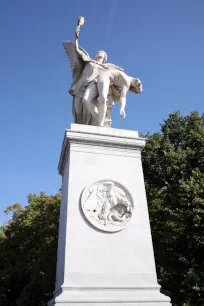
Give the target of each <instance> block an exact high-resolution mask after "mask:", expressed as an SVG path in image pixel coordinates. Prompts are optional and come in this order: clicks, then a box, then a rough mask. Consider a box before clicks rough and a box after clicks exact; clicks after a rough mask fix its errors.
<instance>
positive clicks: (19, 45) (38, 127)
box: [0, 0, 204, 223]
mask: <svg viewBox="0 0 204 306" xmlns="http://www.w3.org/2000/svg"><path fill="white" fill-rule="evenodd" d="M80 15H83V16H85V25H84V26H83V27H82V29H81V33H80V45H81V46H82V47H83V48H84V49H86V50H87V51H88V53H89V54H90V56H91V57H94V56H95V54H96V52H97V51H98V50H101V49H102V50H105V51H106V52H107V54H108V62H111V63H114V64H117V65H119V66H121V67H123V68H124V69H125V71H126V73H127V74H129V75H131V76H134V77H139V78H140V79H141V81H142V83H143V88H144V92H143V93H142V94H141V95H134V94H132V93H128V96H127V107H126V114H127V117H126V119H125V120H124V119H121V118H120V116H119V109H118V107H117V106H115V108H114V110H113V115H112V118H113V127H114V128H121V129H131V130H138V131H139V132H142V133H146V132H148V131H150V132H152V133H153V132H157V131H159V129H160V123H161V122H162V120H163V119H165V118H167V116H168V114H169V113H170V112H173V111H175V110H177V109H180V110H181V113H182V114H187V113H189V112H191V111H193V110H196V109H197V110H198V111H199V112H200V113H201V112H203V101H204V90H203V89H204V86H203V82H204V78H203V73H204V59H203V58H204V34H203V33H204V1H203V0H196V1H193V0H180V1H178V0H171V1H164V0H154V1H153V0H103V1H96V0H87V1H84V0H74V1H67V0H60V1H56V0H43V1H42V0H35V1H34V0H33V1H27V0H21V1H19V0H13V1H1V3H0V28H1V31H0V41H1V57H0V102H1V111H0V139H1V150H0V223H2V222H6V221H7V220H8V218H9V217H6V216H5V215H4V214H3V210H4V209H5V208H6V207H7V206H8V205H10V204H13V203H15V202H20V203H22V204H23V205H26V203H27V195H28V194H29V193H37V194H38V193H39V192H40V191H45V192H46V193H47V194H54V193H56V192H57V191H58V190H59V188H60V185H61V177H60V176H59V175H58V173H57V165H58V159H59V155H60V150H61V144H62V140H63V135H64V130H65V129H66V128H69V127H70V123H71V122H73V119H72V114H71V101H72V99H71V96H70V95H69V94H68V92H67V89H68V88H69V85H70V83H71V72H70V68H69V62H68V60H67V58H66V55H65V52H64V50H63V47H62V43H61V42H62V40H72V39H73V37H74V31H75V28H76V23H77V19H78V16H80Z"/></svg>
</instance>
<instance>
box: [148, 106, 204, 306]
mask: <svg viewBox="0 0 204 306" xmlns="http://www.w3.org/2000/svg"><path fill="white" fill-rule="evenodd" d="M142 159H143V169H144V176H145V184H146V192H147V198H148V205H149V213H150V219H151V230H152V236H153V243H154V251H155V257H156V264H157V272H158V277H159V282H160V284H161V285H162V288H163V292H164V293H166V294H168V295H170V296H171V298H172V301H173V305H174V306H177V305H178V306H201V305H204V260H203V254H204V115H202V116H201V117H200V116H199V114H198V112H192V113H191V114H190V115H189V116H181V115H180V113H179V112H175V113H173V114H170V115H169V117H168V119H167V120H166V121H164V124H162V126H161V132H160V133H157V134H154V135H148V143H147V146H146V147H145V150H144V151H143V155H142Z"/></svg>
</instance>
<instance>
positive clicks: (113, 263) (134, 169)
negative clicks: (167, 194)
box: [48, 124, 171, 306]
mask: <svg viewBox="0 0 204 306" xmlns="http://www.w3.org/2000/svg"><path fill="white" fill-rule="evenodd" d="M106 130H108V132H106ZM144 146H145V139H143V138H140V137H138V133H137V132H135V131H123V130H115V129H111V128H107V129H106V128H102V127H94V126H91V127H90V126H83V125H76V124H72V125H71V129H70V130H67V131H66V132H65V136H64V141H63V145H62V151H61V156H60V161H59V173H60V174H61V175H62V200H61V212H60V228H59V243H58V261H57V275H56V290H55V292H54V299H53V300H52V301H50V302H49V304H48V305H50V306H51V305H57V306H60V305H63V306H66V305H75V306H76V305H85V304H86V306H87V305H92V306H93V305H100V306H103V305H104V306H105V305H109V304H110V305H111V306H113V305H116V304H117V305H118V304H120V305H121V306H123V305H126V306H127V305H131V306H133V305H137V306H140V305H142V306H156V305H160V306H170V305H171V304H170V299H169V298H168V297H166V296H165V295H163V294H161V293H160V286H159V285H158V283H157V275H156V270H155V262H154V253H153V246H152V239H151V231H150V223H149V216H148V208H147V201H146V194H145V186H144V178H143V170H142V164H141V150H142V148H143V147H144ZM104 180H105V181H106V180H108V181H113V182H118V183H119V184H120V185H121V186H125V187H126V189H127V190H128V192H129V193H130V194H131V197H132V200H133V203H134V213H133V214H132V218H131V221H130V223H129V225H128V226H127V227H126V228H124V229H123V230H121V231H118V232H114V233H111V232H104V231H101V230H100V229H97V228H96V227H95V226H92V225H91V223H90V222H89V221H88V220H87V219H86V217H85V216H84V213H83V211H82V209H81V202H80V200H81V196H82V194H83V190H84V189H85V188H86V186H91V185H92V184H93V183H94V182H98V181H104Z"/></svg>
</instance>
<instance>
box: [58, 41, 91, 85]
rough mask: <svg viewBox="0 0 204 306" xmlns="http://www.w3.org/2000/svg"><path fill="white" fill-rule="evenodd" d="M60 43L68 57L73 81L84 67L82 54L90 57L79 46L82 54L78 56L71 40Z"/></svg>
mask: <svg viewBox="0 0 204 306" xmlns="http://www.w3.org/2000/svg"><path fill="white" fill-rule="evenodd" d="M62 44H63V47H64V49H65V52H66V54H67V57H68V59H69V63H70V67H71V71H72V78H73V83H74V82H75V80H77V79H78V77H79V76H80V74H81V73H82V71H83V69H84V61H83V59H82V58H83V55H84V58H85V57H86V58H90V57H89V55H88V53H87V52H86V51H85V50H84V49H82V48H79V49H80V51H81V52H82V56H81V58H80V57H79V56H78V54H77V52H76V49H75V45H74V43H73V42H72V41H63V42H62Z"/></svg>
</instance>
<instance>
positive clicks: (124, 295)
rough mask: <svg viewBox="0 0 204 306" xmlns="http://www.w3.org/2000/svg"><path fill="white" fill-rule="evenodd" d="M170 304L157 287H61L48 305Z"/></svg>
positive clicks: (128, 305)
mask: <svg viewBox="0 0 204 306" xmlns="http://www.w3.org/2000/svg"><path fill="white" fill-rule="evenodd" d="M54 305H55V306H62V305H63V306H85V305H86V306H89V305H90V306H105V305H106V306H108V305H111V306H116V305H117V306H118V305H120V306H123V305H124V306H134V305H136V306H170V305H171V304H170V299H169V297H167V296H165V295H163V294H161V293H160V291H159V287H158V288H103V289H102V288H78V289H76V288H63V289H62V291H61V292H60V293H59V295H58V296H56V297H55V298H54V299H53V300H52V301H50V302H49V303H48V306H54Z"/></svg>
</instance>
